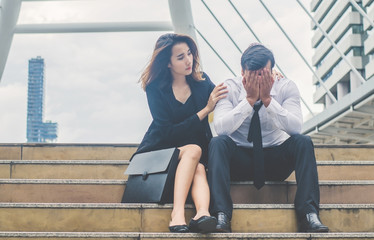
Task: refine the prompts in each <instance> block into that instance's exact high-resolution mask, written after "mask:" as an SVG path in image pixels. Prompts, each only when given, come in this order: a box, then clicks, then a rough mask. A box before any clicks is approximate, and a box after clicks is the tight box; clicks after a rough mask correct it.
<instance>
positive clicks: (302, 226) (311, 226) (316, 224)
mask: <svg viewBox="0 0 374 240" xmlns="http://www.w3.org/2000/svg"><path fill="white" fill-rule="evenodd" d="M299 231H300V232H328V231H329V228H328V227H327V226H325V225H323V224H322V223H321V220H320V219H319V217H318V215H317V213H314V212H311V213H308V214H306V215H304V216H302V217H301V218H299Z"/></svg>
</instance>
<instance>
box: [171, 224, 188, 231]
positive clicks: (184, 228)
mask: <svg viewBox="0 0 374 240" xmlns="http://www.w3.org/2000/svg"><path fill="white" fill-rule="evenodd" d="M169 230H170V232H174V233H188V232H190V229H189V228H188V226H187V225H186V224H184V225H174V226H169Z"/></svg>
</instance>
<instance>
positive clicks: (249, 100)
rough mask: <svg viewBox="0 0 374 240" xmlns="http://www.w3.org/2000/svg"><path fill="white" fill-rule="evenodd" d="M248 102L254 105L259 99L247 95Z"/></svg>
mask: <svg viewBox="0 0 374 240" xmlns="http://www.w3.org/2000/svg"><path fill="white" fill-rule="evenodd" d="M247 101H248V103H249V104H250V105H251V106H252V107H253V106H254V105H255V103H256V101H257V99H253V98H249V97H247Z"/></svg>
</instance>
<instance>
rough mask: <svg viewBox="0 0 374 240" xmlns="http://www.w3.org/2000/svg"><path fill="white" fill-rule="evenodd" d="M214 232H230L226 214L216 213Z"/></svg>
mask: <svg viewBox="0 0 374 240" xmlns="http://www.w3.org/2000/svg"><path fill="white" fill-rule="evenodd" d="M216 232H224V233H230V232H231V223H230V219H229V216H227V215H226V214H225V213H224V212H218V213H217V226H216Z"/></svg>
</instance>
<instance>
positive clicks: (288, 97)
mask: <svg viewBox="0 0 374 240" xmlns="http://www.w3.org/2000/svg"><path fill="white" fill-rule="evenodd" d="M225 85H226V86H227V90H228V93H227V97H226V98H224V99H221V100H220V101H219V102H218V103H217V105H216V108H215V111H214V121H213V124H214V128H215V131H216V133H217V134H218V135H228V136H230V137H231V139H232V140H234V142H235V143H236V145H238V146H242V147H248V148H249V147H253V143H249V142H248V140H247V137H248V131H249V124H250V122H251V119H252V116H253V113H254V110H253V107H252V106H251V105H250V104H249V102H248V101H247V99H246V95H247V93H246V91H245V89H244V86H243V83H242V77H236V78H234V79H227V80H226V81H225ZM270 96H271V98H272V99H271V101H270V104H269V105H268V107H265V106H264V105H262V107H261V108H260V110H259V117H260V123H261V133H262V144H263V147H271V146H278V145H280V144H282V143H283V142H284V141H285V140H287V139H288V138H289V137H290V136H291V135H293V134H298V133H300V132H301V126H302V123H303V117H302V113H301V106H300V93H299V90H298V88H297V86H296V84H295V83H294V82H292V81H291V80H289V79H286V78H282V79H280V80H275V81H274V84H273V87H272V89H271V91H270Z"/></svg>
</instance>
